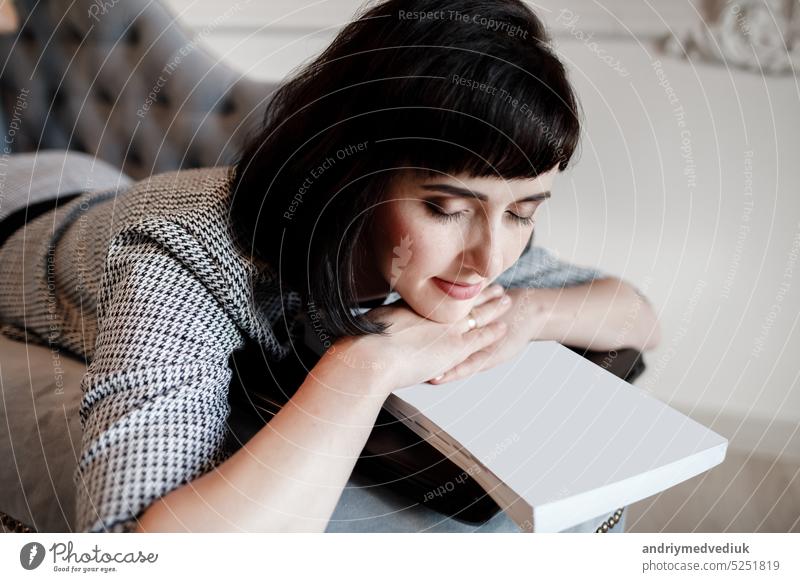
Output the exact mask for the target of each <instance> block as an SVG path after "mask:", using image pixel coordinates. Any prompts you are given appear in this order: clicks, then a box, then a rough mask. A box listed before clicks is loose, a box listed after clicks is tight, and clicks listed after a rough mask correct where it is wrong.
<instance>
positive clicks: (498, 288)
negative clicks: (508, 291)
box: [472, 284, 505, 306]
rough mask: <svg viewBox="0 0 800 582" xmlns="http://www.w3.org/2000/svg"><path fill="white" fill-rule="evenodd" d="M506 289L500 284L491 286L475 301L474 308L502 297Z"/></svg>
mask: <svg viewBox="0 0 800 582" xmlns="http://www.w3.org/2000/svg"><path fill="white" fill-rule="evenodd" d="M504 291H505V289H504V288H503V286H502V285H500V284H494V285H489V286H488V287H487V288H486V289H484V290H483V291H481V292H480V295H478V297H477V298H476V299H475V303H473V304H472V305H473V306H478V305H483V304H484V303H486V302H487V301H491V300H492V299H494V298H495V297H500V296H501V295H502V294H503V292H504Z"/></svg>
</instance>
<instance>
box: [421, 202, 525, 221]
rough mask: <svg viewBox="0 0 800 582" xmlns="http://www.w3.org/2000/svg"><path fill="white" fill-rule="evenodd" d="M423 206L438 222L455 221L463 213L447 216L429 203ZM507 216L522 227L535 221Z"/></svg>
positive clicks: (513, 215) (515, 215) (510, 213)
mask: <svg viewBox="0 0 800 582" xmlns="http://www.w3.org/2000/svg"><path fill="white" fill-rule="evenodd" d="M425 206H426V207H427V208H428V210H429V211H430V212H431V214H432V215H433V217H434V218H436V220H439V221H440V222H453V221H456V220H458V219H459V218H460V217H461V216H462V214H463V211H462V212H453V213H452V214H448V213H446V212H441V211H439V210H436V206H435V205H433V204H430V203H427V204H426V205H425ZM508 214H509V215H510V216H511V220H513V221H514V222H516V223H518V224H520V225H522V226H530V225H532V224H533V223H534V221H535V218H534V217H533V216H519V215H517V214H514V213H513V212H508Z"/></svg>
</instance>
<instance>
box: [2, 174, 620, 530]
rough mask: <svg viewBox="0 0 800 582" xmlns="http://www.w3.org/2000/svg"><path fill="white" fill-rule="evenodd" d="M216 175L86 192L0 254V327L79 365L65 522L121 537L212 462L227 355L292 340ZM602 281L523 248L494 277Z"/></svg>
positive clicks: (219, 441)
mask: <svg viewBox="0 0 800 582" xmlns="http://www.w3.org/2000/svg"><path fill="white" fill-rule="evenodd" d="M231 169H232V168H231V167H229V166H222V167H214V168H200V169H190V170H181V171H173V172H166V173H161V174H157V175H155V176H152V177H150V178H148V179H145V180H142V181H139V182H135V183H133V184H131V185H127V184H126V185H123V187H121V188H117V189H113V190H107V191H88V192H85V193H83V194H81V195H80V196H78V197H77V198H75V199H73V200H71V201H69V202H68V203H66V204H64V205H61V206H59V207H58V208H56V209H55V210H52V211H50V212H48V213H46V214H44V215H42V216H39V217H37V218H36V219H34V220H33V221H31V222H30V223H28V224H27V226H26V228H25V229H21V230H20V231H17V232H16V233H15V234H14V235H13V236H11V237H10V238H9V239H8V241H7V242H6V243H5V244H4V245H3V247H2V248H1V249H0V322H2V327H0V332H2V333H4V334H5V335H7V336H9V337H12V338H15V339H23V340H25V341H29V342H36V343H41V344H43V345H46V346H50V347H51V348H52V349H53V350H57V351H65V352H69V353H71V354H72V355H74V356H77V357H80V358H82V359H84V360H85V362H86V363H87V371H86V374H85V376H84V377H83V379H82V383H81V389H82V394H83V396H82V400H81V406H80V422H81V427H82V430H83V435H82V441H81V443H80V457H79V459H78V465H77V467H76V470H75V473H74V476H73V480H74V484H75V487H76V496H77V497H76V499H77V500H76V503H77V509H76V515H77V527H76V531H79V532H102V531H108V532H128V531H131V530H132V529H133V528H134V527H135V526H136V523H137V518H138V517H140V515H141V514H142V512H143V511H144V510H145V509H146V508H147V507H148V506H149V505H150V504H152V503H153V502H154V501H155V500H157V499H158V498H160V497H163V496H165V495H166V494H167V493H169V492H170V491H172V490H174V489H176V488H178V487H179V486H181V485H183V484H185V483H189V482H191V481H193V480H195V479H197V478H198V477H200V476H201V475H203V474H204V473H206V472H208V471H209V470H211V469H212V468H214V467H216V466H217V465H219V464H221V463H222V462H223V461H224V460H226V459H227V458H228V456H230V454H232V452H233V451H232V450H231V449H230V448H229V447H226V446H225V443H226V436H227V434H228V430H229V426H228V424H227V419H228V417H229V413H230V404H229V402H228V399H227V396H228V388H229V385H230V382H231V379H232V370H231V368H230V366H229V361H228V359H229V357H230V355H231V354H232V353H233V352H234V351H236V350H238V349H240V348H241V347H243V345H244V342H245V341H249V340H253V341H256V342H258V343H259V344H261V345H262V346H263V348H264V351H265V353H267V354H268V355H269V356H271V357H273V358H275V359H276V360H280V359H282V358H284V357H285V356H286V355H288V354H289V353H290V351H291V343H292V341H293V340H295V339H299V341H303V340H302V337H303V329H304V328H303V325H302V321H303V309H302V300H301V298H300V296H299V294H297V293H295V292H293V291H288V290H286V289H281V286H280V285H279V283H278V280H277V277H275V275H274V273H272V272H270V271H267V272H266V273H263V272H260V271H259V270H257V269H256V268H255V266H254V265H253V263H252V262H251V261H249V260H248V259H247V258H246V257H244V256H242V255H241V254H240V253H239V252H237V250H236V248H235V247H234V244H233V240H232V236H231V230H230V216H229V214H228V196H229V188H228V184H229V180H230V170H231ZM603 276H604V274H603V273H602V272H600V271H598V270H595V269H589V268H582V267H577V266H575V265H571V264H568V263H565V262H562V261H559V260H558V259H556V258H555V257H554V256H553V254H552V253H550V252H549V251H547V250H545V249H543V248H540V247H536V246H532V247H530V249H529V250H528V251H526V252H525V253H524V254H523V255H522V256H521V257H520V259H519V260H518V261H517V262H516V263H515V264H514V265H513V266H512V267H511V268H510V269H508V271H506V272H505V273H503V274H502V275H501V276H500V277H499V279H498V280H497V282H499V283H501V284H503V285H504V286H505V287H561V286H568V285H576V284H580V283H584V282H587V281H590V280H592V279H595V278H600V277H603ZM397 298H399V295H398V294H397V293H396V292H393V293H392V294H390V295H389V296H388V297H387V298H386V300H385V302H384V304H386V303H391V302H392V301H394V300H395V299H397ZM358 311H359V312H360V311H364V310H363V309H359V310H358Z"/></svg>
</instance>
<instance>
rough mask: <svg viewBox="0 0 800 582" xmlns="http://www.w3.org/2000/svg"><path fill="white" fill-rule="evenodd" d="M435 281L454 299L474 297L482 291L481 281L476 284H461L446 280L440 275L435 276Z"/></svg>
mask: <svg viewBox="0 0 800 582" xmlns="http://www.w3.org/2000/svg"><path fill="white" fill-rule="evenodd" d="M433 282H434V283H435V284H436V286H437V287H438V288H439V289H440V290H441V291H443V292H444V293H445V294H447V295H449V296H450V297H453V298H454V299H461V300H464V299H472V298H473V297H475V296H476V295H477V294H478V293H480V292H481V283H476V284H475V285H461V284H459V283H454V282H452V281H446V280H444V279H440V278H439V277H433Z"/></svg>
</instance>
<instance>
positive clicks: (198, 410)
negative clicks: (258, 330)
mask: <svg viewBox="0 0 800 582" xmlns="http://www.w3.org/2000/svg"><path fill="white" fill-rule="evenodd" d="M97 322H98V330H97V332H98V333H97V337H96V343H95V350H94V356H93V358H92V361H91V363H90V364H89V366H88V368H87V371H86V374H85V376H84V377H83V379H82V382H81V388H82V391H83V395H82V399H81V406H80V421H81V427H82V429H83V436H82V441H81V448H80V457H79V459H78V465H77V467H76V469H75V473H74V474H73V480H74V484H75V486H76V531H78V532H104V531H107V532H129V531H131V530H132V529H133V528H134V527H135V526H136V524H137V518H138V517H140V515H141V513H142V512H143V511H144V510H145V509H146V508H147V507H148V506H149V505H150V504H151V503H153V502H154V501H155V500H157V499H158V498H160V497H163V496H164V495H166V494H167V493H169V492H170V491H171V490H173V489H176V488H178V487H179V486H181V485H183V484H185V483H188V482H190V481H192V480H194V479H196V478H197V477H199V476H201V475H202V474H204V473H206V472H207V471H209V470H211V469H213V468H214V467H215V466H217V465H218V464H220V463H221V462H222V461H223V460H224V459H225V458H226V456H227V454H226V452H225V451H226V449H225V440H226V438H227V418H228V414H229V412H230V406H229V403H228V399H227V395H228V389H229V384H230V380H231V377H232V370H231V368H230V366H229V364H228V358H229V356H230V354H231V353H232V352H233V351H234V350H235V349H238V348H239V347H241V346H242V345H243V336H242V334H241V332H240V331H239V329H238V328H237V327H236V326H235V324H234V323H233V321H232V320H231V319H230V317H229V316H228V315H226V312H225V311H224V309H223V306H222V305H221V304H220V303H219V301H218V300H217V299H215V297H214V296H213V295H212V294H211V293H210V292H209V291H208V289H207V288H206V287H205V286H204V284H203V283H202V281H201V280H200V279H199V278H198V277H197V276H196V275H195V274H194V273H193V272H192V271H191V269H190V268H188V267H187V266H186V265H184V264H183V263H182V262H181V261H179V260H177V259H176V258H175V257H174V256H173V255H172V254H171V253H170V252H169V251H168V250H167V249H165V248H164V247H163V246H162V245H160V244H158V243H156V242H155V241H153V240H150V239H149V238H146V237H144V236H142V235H141V234H137V235H130V234H129V235H126V236H117V237H115V238H113V239H112V241H111V244H110V246H109V253H108V256H107V259H106V263H105V269H104V273H103V276H102V280H101V283H100V288H99V291H98V297H97Z"/></svg>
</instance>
